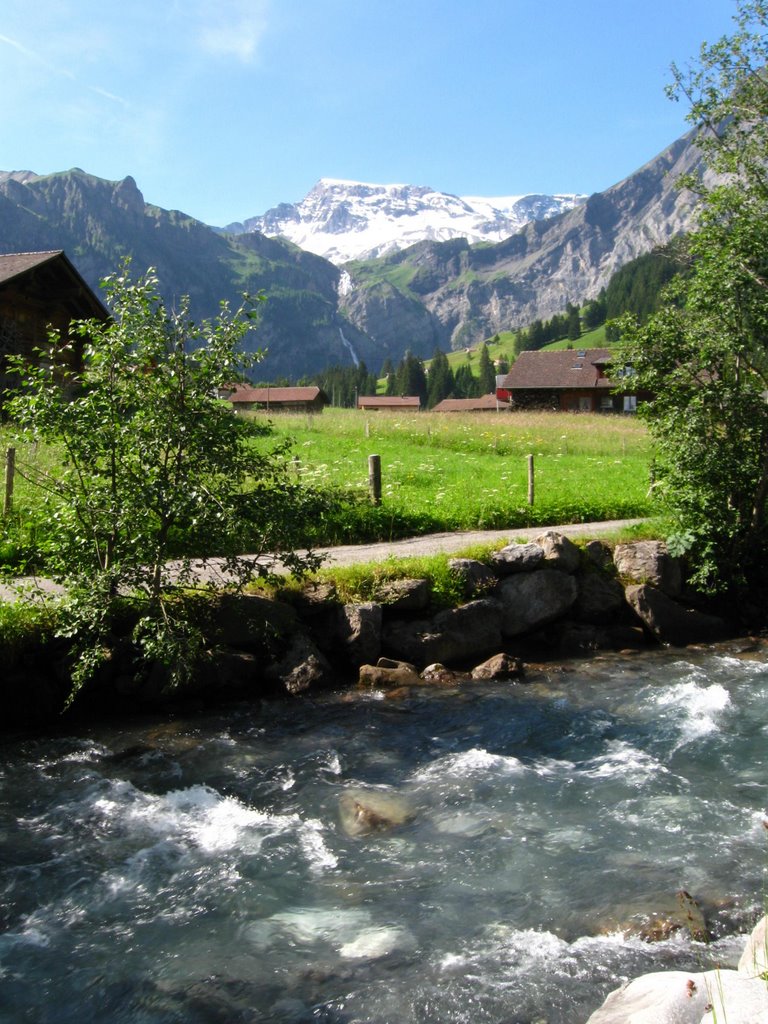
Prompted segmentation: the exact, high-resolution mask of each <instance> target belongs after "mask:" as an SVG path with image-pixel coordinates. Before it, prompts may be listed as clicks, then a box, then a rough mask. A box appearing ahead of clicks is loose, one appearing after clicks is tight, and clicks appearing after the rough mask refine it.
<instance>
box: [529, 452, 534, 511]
mask: <svg viewBox="0 0 768 1024" xmlns="http://www.w3.org/2000/svg"><path fill="white" fill-rule="evenodd" d="M528 504H529V505H532V504H533V456H532V455H529V456H528Z"/></svg>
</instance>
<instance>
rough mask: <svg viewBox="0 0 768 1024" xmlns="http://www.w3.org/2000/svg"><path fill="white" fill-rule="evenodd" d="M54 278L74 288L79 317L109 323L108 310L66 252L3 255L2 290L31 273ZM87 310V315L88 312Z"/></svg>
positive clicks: (0, 257)
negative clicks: (40, 273)
mask: <svg viewBox="0 0 768 1024" xmlns="http://www.w3.org/2000/svg"><path fill="white" fill-rule="evenodd" d="M41 271H42V272H43V274H49V275H55V276H56V278H57V279H58V281H59V282H60V283H61V284H64V285H66V286H67V288H68V289H70V288H71V290H72V294H73V296H74V297H75V298H76V299H77V302H78V304H79V305H80V306H81V307H82V308H83V311H78V313H77V315H78V316H81V317H84V316H93V317H95V318H96V319H98V320H107V319H108V318H109V311H108V310H107V308H106V306H105V305H104V304H103V303H102V301H101V300H100V299H99V298H98V296H97V295H96V294H95V293H94V292H93V291H92V289H91V287H90V285H89V284H88V283H87V281H85V279H84V278H83V277H82V276H81V275H80V273H79V271H78V270H77V268H76V267H75V266H74V264H73V263H72V262H71V261H70V260H69V259H68V258H67V256H66V254H65V253H64V250H63V249H53V250H51V251H48V252H9V253H0V288H2V287H3V285H6V284H9V283H11V282H14V283H15V282H16V281H17V280H18V278H20V277H24V276H25V275H28V274H36V273H38V272H41ZM86 311H87V312H86Z"/></svg>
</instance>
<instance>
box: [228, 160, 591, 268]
mask: <svg viewBox="0 0 768 1024" xmlns="http://www.w3.org/2000/svg"><path fill="white" fill-rule="evenodd" d="M586 198H587V197H586V196H581V195H567V194H563V195H556V196H548V195H524V196H497V197H494V198H483V197H480V196H463V197H462V196H454V195H451V194H450V193H447V192H437V191H435V189H433V188H430V187H429V186H426V185H404V184H390V185H377V184H371V183H369V182H362V181H347V180H344V179H340V178H321V179H320V181H318V182H317V184H316V185H315V186H314V187H313V188H312V189H310V191H309V192H308V193H307V195H306V196H305V197H304V199H302V200H301V202H299V203H296V204H291V203H281V204H280V205H279V206H276V207H274V208H273V209H271V210H268V211H267V212H266V213H265V214H263V215H262V216H261V217H252V218H250V219H249V220H247V221H245V222H244V223H242V224H230V225H229V226H228V227H227V228H226V230H227V231H231V232H246V231H260V232H262V234H265V235H269V236H278V235H279V236H282V237H284V238H287V239H289V240H290V241H292V242H294V243H295V244H296V245H298V246H300V247H301V248H302V249H306V250H308V251H309V252H314V253H317V254H318V255H319V256H324V257H325V258H326V259H328V260H332V261H333V262H334V263H346V262H348V261H349V260H354V259H370V258H372V257H374V256H381V255H383V254H384V253H386V252H389V251H391V250H393V249H404V248H406V247H407V246H409V245H413V244H414V243H415V242H420V241H423V240H424V239H430V240H433V241H446V240H448V239H450V238H466V239H468V240H469V241H470V242H500V241H502V239H504V238H507V237H509V235H512V234H514V233H515V232H516V231H519V230H520V228H521V227H523V226H524V225H525V224H527V223H528V222H529V221H531V220H543V219H545V218H547V217H553V216H555V215H556V214H559V213H563V212H565V211H566V210H570V209H572V208H573V207H574V206H577V205H578V204H579V203H581V202H583V201H584V200H585V199H586Z"/></svg>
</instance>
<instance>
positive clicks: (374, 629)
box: [337, 601, 381, 667]
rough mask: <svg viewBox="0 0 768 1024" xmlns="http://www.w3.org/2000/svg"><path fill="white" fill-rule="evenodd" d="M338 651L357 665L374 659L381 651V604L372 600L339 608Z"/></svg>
mask: <svg viewBox="0 0 768 1024" xmlns="http://www.w3.org/2000/svg"><path fill="white" fill-rule="evenodd" d="M337 637H338V647H337V649H338V652H339V653H342V654H343V655H344V657H345V658H346V660H347V661H348V662H349V663H350V664H351V665H354V666H355V667H357V666H358V665H362V664H365V663H371V662H374V661H376V659H377V658H378V656H379V654H380V653H381V605H380V604H376V603H374V602H372V601H368V602H364V603H363V604H345V605H342V606H341V607H340V608H339V613H338V624H337Z"/></svg>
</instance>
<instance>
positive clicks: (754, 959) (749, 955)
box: [739, 917, 768, 978]
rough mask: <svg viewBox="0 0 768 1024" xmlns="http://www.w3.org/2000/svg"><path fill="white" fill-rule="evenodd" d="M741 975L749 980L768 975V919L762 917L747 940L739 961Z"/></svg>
mask: <svg viewBox="0 0 768 1024" xmlns="http://www.w3.org/2000/svg"><path fill="white" fill-rule="evenodd" d="M739 974H743V975H744V976H745V977H747V978H760V977H763V978H764V977H766V975H768V918H767V917H762V918H761V919H760V920H759V921H758V922H757V924H756V925H755V927H754V929H753V930H752V934H751V935H750V936H749V939H748V940H747V945H746V946H745V948H744V952H743V953H742V954H741V960H739Z"/></svg>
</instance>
